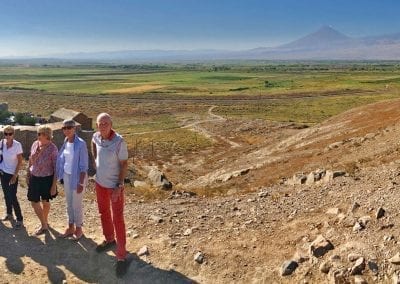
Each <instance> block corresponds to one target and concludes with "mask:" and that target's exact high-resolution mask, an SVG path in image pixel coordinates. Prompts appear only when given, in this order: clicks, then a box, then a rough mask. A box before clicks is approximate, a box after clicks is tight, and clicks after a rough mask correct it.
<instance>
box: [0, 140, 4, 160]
mask: <svg viewBox="0 0 400 284" xmlns="http://www.w3.org/2000/svg"><path fill="white" fill-rule="evenodd" d="M3 145H4V140H3V139H1V147H0V163H2V162H3Z"/></svg>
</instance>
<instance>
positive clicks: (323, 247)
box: [309, 235, 333, 257]
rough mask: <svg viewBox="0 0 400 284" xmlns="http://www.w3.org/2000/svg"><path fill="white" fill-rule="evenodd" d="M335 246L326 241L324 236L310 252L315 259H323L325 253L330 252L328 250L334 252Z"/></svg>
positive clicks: (313, 244) (319, 238) (320, 236)
mask: <svg viewBox="0 0 400 284" xmlns="http://www.w3.org/2000/svg"><path fill="white" fill-rule="evenodd" d="M332 249H333V245H332V243H331V242H330V241H329V240H327V239H325V237H324V236H322V235H319V236H318V237H317V238H316V239H315V240H314V241H313V242H312V243H311V245H310V248H309V252H310V254H311V255H313V256H315V257H321V256H323V255H324V254H325V253H327V252H328V250H332Z"/></svg>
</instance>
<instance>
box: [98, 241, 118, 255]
mask: <svg viewBox="0 0 400 284" xmlns="http://www.w3.org/2000/svg"><path fill="white" fill-rule="evenodd" d="M115 244H116V242H115V240H113V241H111V242H107V241H103V242H102V243H101V244H98V245H97V247H96V251H97V252H103V251H106V250H109V249H111V248H112V247H113V246H115Z"/></svg>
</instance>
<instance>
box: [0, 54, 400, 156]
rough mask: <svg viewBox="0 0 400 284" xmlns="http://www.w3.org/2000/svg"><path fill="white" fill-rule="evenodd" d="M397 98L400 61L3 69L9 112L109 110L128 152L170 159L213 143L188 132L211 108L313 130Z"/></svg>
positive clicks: (1, 84) (0, 82)
mask: <svg viewBox="0 0 400 284" xmlns="http://www.w3.org/2000/svg"><path fill="white" fill-rule="evenodd" d="M399 91H400V64H399V63H397V62H361V63H360V62H358V63H352V62H309V63H290V62H234V63H231V62H226V63H218V64H216V63H213V64H212V63H210V64H207V63H202V64H200V63H199V64H159V65H157V64H151V65H121V66H110V65H65V66H62V65H41V66H39V65H38V66H35V65H32V66H28V65H0V98H1V100H2V101H7V102H8V103H9V108H10V110H11V111H18V112H32V113H34V114H35V115H38V114H40V115H42V116H49V115H50V114H51V113H52V112H53V111H55V110H56V109H58V108H60V107H65V108H72V109H75V110H78V111H82V112H84V113H85V114H87V115H89V116H91V117H93V118H94V117H96V115H97V114H98V113H100V112H103V111H106V112H109V113H110V114H111V115H112V116H113V117H114V121H115V127H116V129H117V130H118V131H120V132H121V133H122V134H123V135H124V136H125V137H126V139H127V141H128V144H129V147H130V150H131V151H133V148H135V147H138V146H139V145H140V147H141V148H142V149H150V148H149V147H150V145H151V147H153V148H152V150H151V151H153V153H152V155H153V156H154V145H156V148H157V153H158V155H162V156H163V157H164V158H165V157H168V156H170V155H171V153H175V154H176V153H178V154H179V153H180V154H185V153H191V152H193V151H198V150H202V149H206V148H207V147H210V146H212V144H213V143H215V141H214V142H213V141H212V140H211V139H209V137H207V136H205V135H200V134H199V133H194V132H193V131H191V130H190V129H188V128H182V127H183V126H185V125H188V124H190V123H193V122H201V121H202V120H207V117H208V115H209V113H208V110H209V108H210V107H212V106H215V107H214V108H213V114H215V115H219V116H221V117H224V118H227V119H230V120H255V119H261V120H264V121H277V122H293V123H300V124H305V125H311V124H315V123H318V122H321V121H323V120H324V119H326V118H328V117H331V116H333V115H336V114H338V113H341V112H343V111H345V110H348V109H350V108H353V107H356V106H360V105H363V104H367V103H371V102H376V101H381V100H390V99H394V98H398V97H400V92H399ZM148 151H150V150H148ZM161 153H162V154H161Z"/></svg>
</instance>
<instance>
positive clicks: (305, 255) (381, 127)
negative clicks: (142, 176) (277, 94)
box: [0, 101, 400, 283]
mask: <svg viewBox="0 0 400 284" xmlns="http://www.w3.org/2000/svg"><path fill="white" fill-rule="evenodd" d="M399 106H400V102H399V101H396V102H390V103H379V104H375V105H371V106H367V107H363V108H359V109H356V110H353V111H352V112H347V113H345V114H343V115H341V116H338V117H335V118H332V119H330V120H329V121H326V122H324V123H322V124H320V125H316V126H313V127H310V128H305V129H301V128H302V127H295V128H293V127H292V126H290V125H285V126H283V128H282V129H283V130H282V132H279V127H277V126H276V125H275V126H271V128H268V131H269V132H268V131H267V130H266V129H265V128H263V126H259V128H258V129H264V131H267V132H268V133H270V134H271V137H275V138H278V137H281V139H275V140H276V142H275V144H274V143H273V142H271V140H268V139H267V140H268V141H266V140H262V139H261V138H260V135H258V136H257V135H254V136H252V137H255V138H254V139H255V140H257V139H258V140H257V143H254V144H252V143H250V142H249V141H250V140H246V141H247V142H246V141H245V139H244V137H243V136H240V135H243V134H240V133H243V132H245V130H242V131H240V132H237V133H238V134H237V135H234V132H233V131H231V132H230V133H231V134H230V136H228V135H226V134H225V135H224V136H225V137H227V139H229V140H232V141H234V142H235V143H237V144H240V145H241V146H240V147H243V148H242V149H241V150H240V147H233V146H232V144H229V145H231V146H232V148H231V149H230V150H229V151H228V150H227V151H226V152H225V154H226V153H228V152H229V153H232V154H231V155H229V154H226V155H225V156H224V159H225V160H224V163H222V162H219V160H218V157H217V156H215V155H216V154H217V153H211V154H210V153H209V155H208V156H202V157H201V159H202V161H203V162H204V163H208V162H209V161H211V160H213V159H214V161H215V163H214V164H211V165H208V166H204V167H201V166H198V168H195V167H192V168H191V173H192V175H193V176H194V177H195V179H198V181H199V184H200V183H201V182H202V181H203V180H204V179H201V177H202V176H207V177H208V178H209V179H208V182H207V186H208V187H209V188H210V189H209V190H211V189H212V188H217V189H218V188H220V187H221V185H222V184H223V186H224V187H226V188H227V189H228V190H227V191H226V192H224V195H222V196H212V195H211V196H210V195H204V196H203V194H201V192H203V191H201V190H199V188H195V187H193V188H194V189H193V190H191V189H189V187H188V188H185V183H182V184H180V185H179V186H176V188H175V189H176V191H169V192H167V193H165V195H166V198H162V199H160V200H153V201H150V200H147V199H146V198H144V197H143V195H141V194H139V191H138V189H135V188H129V190H128V194H127V199H126V203H127V205H126V212H125V216H126V225H127V236H128V244H127V247H128V250H129V252H130V255H129V259H130V267H129V270H128V273H127V275H126V276H125V277H124V278H123V279H121V280H118V279H117V278H116V277H115V276H114V267H113V265H114V261H115V259H114V255H113V253H112V252H109V253H103V254H97V253H96V252H95V251H94V248H95V246H96V243H97V242H100V241H101V240H102V234H101V229H100V224H99V218H98V214H97V207H96V202H95V197H94V194H93V190H92V186H93V185H91V187H90V188H89V189H88V191H87V192H86V193H85V200H84V206H85V228H84V230H85V237H84V238H82V239H81V240H79V241H78V242H75V241H73V240H64V239H59V238H57V236H58V235H59V234H60V233H62V232H63V230H64V228H65V226H66V217H65V201H64V197H63V196H62V192H61V194H60V196H59V197H57V198H56V200H55V201H54V202H52V209H51V214H50V218H49V222H50V226H51V230H50V232H49V233H48V234H46V235H42V236H39V237H36V236H32V233H33V231H34V230H35V227H36V225H37V219H36V217H35V216H34V213H33V210H32V208H31V207H30V204H29V203H28V202H27V200H26V197H25V195H26V190H25V188H24V185H23V184H22V185H21V187H20V188H19V198H20V200H21V204H22V207H23V212H24V216H25V227H24V228H23V229H21V230H18V231H16V230H14V229H13V228H12V225H13V223H12V222H8V221H7V222H2V223H0V237H1V240H2V241H1V242H0V269H1V272H2V273H1V274H2V276H1V278H0V282H1V283H26V282H27V281H30V282H37V283H62V282H63V281H64V282H67V283H115V282H121V283H193V282H198V283H398V282H399V280H398V279H399V276H398V275H399V273H400V255H399V253H400V250H399V241H400V240H399V236H400V215H399V209H398V208H399V206H398V204H400V174H399V173H400V159H399V153H398V148H399V147H398V139H399V137H400V124H399V123H398V118H399V117H400V107H399ZM241 126H243V124H241ZM253 126H254V125H253ZM214 127H215V126H214ZM248 129H250V128H248ZM252 129H253V131H256V128H252ZM267 132H263V133H267ZM222 134H224V133H223V132H222V131H221V132H219V135H222ZM248 137H250V135H249V136H248ZM271 137H268V138H269V139H272V138H271ZM256 138H257V139H256ZM244 142H246V143H244ZM243 145H246V146H243ZM252 147H253V148H252ZM254 157H259V159H258V160H257V162H256V163H252V160H251V158H254ZM263 157H264V160H265V159H268V161H266V162H262V161H263ZM183 158H185V157H183ZM246 158H247V159H246ZM253 162H254V160H253ZM224 164H225V166H224ZM255 164H257V165H256V166H254V165H255ZM197 165H201V162H198V163H197ZM251 165H253V167H251ZM200 168H202V170H201V171H202V175H200V174H199V173H200ZM207 168H209V169H210V171H209V172H207V171H206V170H207ZM322 168H324V169H331V170H333V171H336V170H337V171H339V170H340V171H343V172H344V173H345V174H344V175H341V176H338V177H335V178H330V179H326V180H325V181H315V179H317V178H316V176H317V175H316V174H312V175H310V174H309V173H310V172H311V171H315V170H317V169H322ZM240 169H248V170H247V171H245V172H241V173H240V174H238V175H236V176H235V174H232V175H231V176H230V177H229V178H228V179H226V181H221V180H220V179H218V178H215V179H213V177H214V176H212V175H211V174H210V173H211V172H212V171H214V172H219V173H220V174H221V175H223V174H228V175H229V173H235V172H237V171H238V170H240ZM164 170H165V168H164ZM278 172H279V174H275V173H278ZM300 172H303V175H304V176H305V177H306V178H305V179H303V181H304V182H305V183H303V184H301V180H302V179H301V178H300V179H297V182H288V181H290V178H291V177H292V176H293V174H294V173H300ZM318 172H323V171H321V170H320V171H318ZM169 173H170V174H171V176H172V178H173V179H178V178H179V174H183V173H184V171H182V172H179V171H176V172H173V171H170V172H169ZM272 176H273V177H274V179H273V178H272ZM299 176H301V175H299ZM311 177H314V178H311ZM188 182H189V181H188ZM289 183H291V184H289ZM174 184H176V180H174ZM199 184H197V186H198V187H199ZM229 188H231V189H235V190H233V191H230V192H229ZM242 188H243V190H240V189H242ZM0 211H1V212H4V204H1V208H0ZM316 240H318V242H317V241H316Z"/></svg>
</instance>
